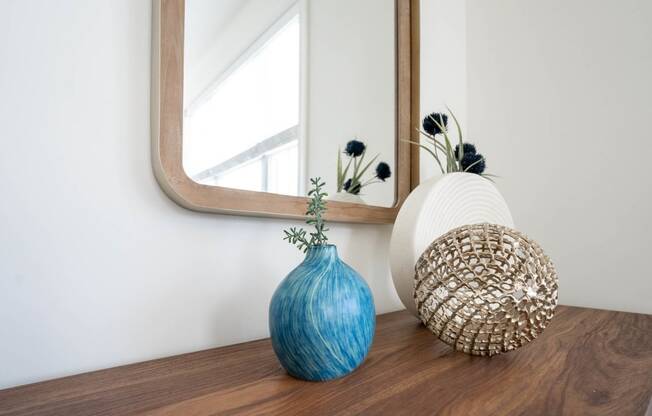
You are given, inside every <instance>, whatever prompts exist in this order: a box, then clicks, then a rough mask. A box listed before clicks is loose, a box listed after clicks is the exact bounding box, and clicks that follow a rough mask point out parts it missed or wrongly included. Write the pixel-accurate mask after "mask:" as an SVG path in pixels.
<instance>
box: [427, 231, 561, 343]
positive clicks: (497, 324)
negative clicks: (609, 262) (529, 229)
mask: <svg viewBox="0 0 652 416" xmlns="http://www.w3.org/2000/svg"><path fill="white" fill-rule="evenodd" d="M557 288H558V279H557V272H556V271H555V266H554V265H553V264H552V261H551V260H550V258H549V257H548V256H546V254H545V253H544V252H543V250H542V249H541V247H540V246H539V245H538V244H537V243H536V242H534V241H532V240H530V239H528V238H527V237H526V236H525V235H523V234H521V233H520V232H518V231H516V230H513V229H511V228H507V227H503V226H501V225H494V224H474V225H465V226H462V227H459V228H455V229H453V230H451V231H449V232H448V233H446V234H444V235H443V236H441V237H439V238H437V239H436V240H435V241H433V242H432V244H430V246H428V248H427V249H426V250H425V251H424V252H423V254H422V255H421V257H420V258H419V260H418V261H417V264H416V274H415V278H414V300H415V302H416V307H417V311H418V313H419V317H420V318H421V320H422V321H423V323H424V324H425V325H426V327H428V329H430V330H431V331H432V332H433V333H434V334H435V335H437V336H438V337H439V339H441V340H442V341H444V342H445V343H446V344H448V345H450V346H451V347H453V348H455V349H456V350H458V351H462V352H465V353H467V354H472V355H495V354H500V353H502V352H507V351H511V350H514V349H517V348H519V347H521V346H522V345H524V344H526V343H528V342H530V341H532V340H533V339H535V338H536V337H537V336H538V335H539V334H540V333H541V332H543V330H544V329H545V327H546V326H547V325H548V322H550V319H551V318H552V316H553V314H554V311H555V307H556V306H557Z"/></svg>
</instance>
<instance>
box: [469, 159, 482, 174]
mask: <svg viewBox="0 0 652 416" xmlns="http://www.w3.org/2000/svg"><path fill="white" fill-rule="evenodd" d="M483 160H484V157H483V158H481V159H478V160H476V161H475V162H473V163H471V164H470V165H469V166H467V167H466V169H464V172H468V171H469V169H471V168H472V167H473V166H475V165H477V164H478V163H480V162H482V161H483Z"/></svg>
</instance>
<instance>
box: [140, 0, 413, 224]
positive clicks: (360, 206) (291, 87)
mask: <svg viewBox="0 0 652 416" xmlns="http://www.w3.org/2000/svg"><path fill="white" fill-rule="evenodd" d="M370 11H373V13H371V12H370ZM152 32H153V33H152V39H153V41H152V78H151V79H152V88H151V92H152V97H151V103H152V105H151V108H152V114H151V116H152V120H151V126H152V129H151V131H152V167H153V170H154V174H155V176H156V179H157V180H158V182H159V184H160V186H161V188H163V190H164V191H165V193H166V194H167V195H168V196H169V197H170V198H171V199H172V200H173V201H175V202H176V203H178V204H179V205H181V206H182V207H184V208H188V209H191V210H195V211H201V212H214V213H221V214H232V215H252V216H267V217H282V218H295V219H303V218H304V217H305V212H306V203H307V201H308V199H307V198H306V197H305V191H306V188H307V187H308V186H307V185H308V181H309V179H310V178H311V177H315V176H320V177H321V178H322V180H324V181H326V183H327V184H328V187H329V188H328V191H329V193H330V196H329V199H330V200H329V204H328V211H327V212H326V219H327V220H328V221H343V222H361V223H391V222H393V221H394V219H395V218H396V215H397V213H398V210H399V208H400V207H401V204H402V203H403V201H404V200H405V198H406V197H407V195H408V194H409V192H410V190H411V189H412V188H414V187H415V186H416V185H417V184H418V179H419V175H418V174H419V171H418V169H419V166H418V156H419V153H418V149H417V148H415V147H414V146H411V145H410V144H409V143H408V141H407V140H408V139H409V138H410V137H411V135H412V132H414V130H415V128H416V127H417V125H418V123H419V94H418V92H419V70H418V69H419V0H348V1H345V0H295V1H294V2H292V1H287V0H188V2H186V1H184V0H153V7H152ZM352 139H357V140H358V141H361V142H363V143H365V145H366V150H365V153H364V159H363V156H362V155H360V154H359V153H360V151H361V149H360V145H359V143H354V146H351V147H350V148H349V150H350V151H349V153H351V155H352V156H349V155H348V154H344V153H342V151H344V149H345V148H346V147H347V143H349V142H350V141H351V140H352ZM376 155H378V156H377V157H376V158H375V156H376ZM353 156H355V159H354V160H352V159H351V157H353ZM338 159H339V160H338ZM381 161H382V162H385V163H386V165H383V166H381V167H382V168H383V169H380V170H379V171H378V172H380V173H377V170H376V168H377V166H378V163H379V162H381ZM338 163H339V164H341V166H342V167H341V170H342V171H345V172H346V175H344V176H342V175H338ZM349 163H350V165H349ZM367 165H368V169H367V170H366V171H365V167H367ZM346 166H349V169H348V170H346ZM388 171H389V172H391V176H389V177H388V176H387V173H388ZM354 172H357V174H355V175H354ZM379 176H383V178H382V179H385V181H383V180H382V179H381V178H380V177H379ZM348 179H351V181H348ZM354 179H355V180H354ZM347 182H348V185H347ZM359 184H365V185H366V186H364V187H363V188H362V189H361V190H359V192H358V193H357V195H354V194H352V193H350V192H349V193H346V192H339V193H338V192H337V190H338V189H339V188H342V189H344V188H347V187H348V189H350V190H352V191H354V190H356V189H357V186H356V185H359ZM353 193H356V192H355V191H354V192H353Z"/></svg>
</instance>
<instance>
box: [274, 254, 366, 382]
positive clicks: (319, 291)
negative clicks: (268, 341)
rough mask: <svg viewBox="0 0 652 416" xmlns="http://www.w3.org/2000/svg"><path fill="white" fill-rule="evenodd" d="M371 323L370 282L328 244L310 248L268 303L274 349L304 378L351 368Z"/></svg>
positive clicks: (360, 358)
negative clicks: (341, 258) (368, 284)
mask: <svg viewBox="0 0 652 416" xmlns="http://www.w3.org/2000/svg"><path fill="white" fill-rule="evenodd" d="M375 327H376V313H375V308H374V301H373V297H372V295H371V291H370V290H369V286H367V283H366V282H365V281H364V280H363V279H362V277H360V275H359V274H358V273H357V272H356V271H355V270H353V269H352V268H351V267H349V266H348V265H347V264H345V263H344V262H343V261H342V260H340V258H339V257H338V256H337V248H336V247H335V246H333V245H324V246H314V247H311V248H309V249H308V252H307V254H306V258H305V259H304V260H303V262H302V263H301V264H300V265H299V266H298V267H297V268H296V269H294V270H292V271H291V272H290V274H289V275H288V276H287V277H286V278H285V279H284V280H283V281H282V282H281V284H280V285H279V287H278V288H277V289H276V292H274V296H273V297H272V302H271V303H270V305H269V330H270V333H271V337H272V345H273V347H274V352H275V353H276V356H277V357H278V359H279V361H280V362H281V365H283V367H284V368H285V370H286V371H287V372H288V373H289V374H290V375H291V376H293V377H296V378H300V379H303V380H310V381H324V380H331V379H334V378H338V377H342V376H344V375H346V374H348V373H350V372H352V371H353V370H355V369H356V367H358V366H359V365H360V364H362V361H364V359H365V357H366V356H367V353H368V352H369V348H370V347H371V342H372V340H373V337H374V330H375Z"/></svg>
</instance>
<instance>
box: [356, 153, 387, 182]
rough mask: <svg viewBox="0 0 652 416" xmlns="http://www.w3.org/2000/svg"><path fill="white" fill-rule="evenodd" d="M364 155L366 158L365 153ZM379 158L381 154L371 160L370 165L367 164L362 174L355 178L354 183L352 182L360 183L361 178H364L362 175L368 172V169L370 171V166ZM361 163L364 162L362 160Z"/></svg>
mask: <svg viewBox="0 0 652 416" xmlns="http://www.w3.org/2000/svg"><path fill="white" fill-rule="evenodd" d="M362 155H363V156H364V153H363V154H362ZM378 156H380V154H377V155H376V156H374V158H373V159H371V160H370V161H369V163H367V164H366V165H365V167H364V168H363V169H362V170H361V171H360V173H359V174H358V176H355V177H354V178H353V181H352V182H358V183H360V178H362V175H364V173H365V172H366V171H367V169H369V166H371V164H372V163H374V161H375V160H376V159H378ZM360 162H362V160H360Z"/></svg>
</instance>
